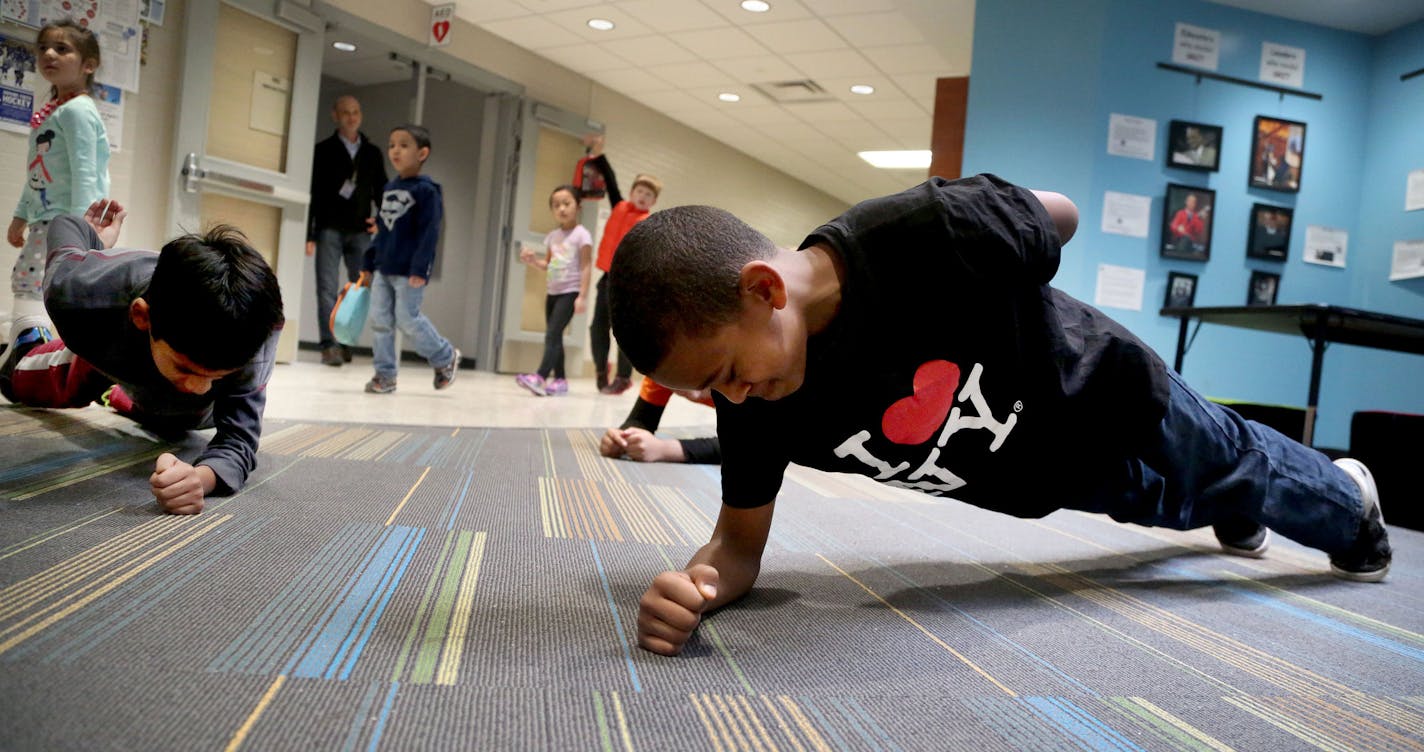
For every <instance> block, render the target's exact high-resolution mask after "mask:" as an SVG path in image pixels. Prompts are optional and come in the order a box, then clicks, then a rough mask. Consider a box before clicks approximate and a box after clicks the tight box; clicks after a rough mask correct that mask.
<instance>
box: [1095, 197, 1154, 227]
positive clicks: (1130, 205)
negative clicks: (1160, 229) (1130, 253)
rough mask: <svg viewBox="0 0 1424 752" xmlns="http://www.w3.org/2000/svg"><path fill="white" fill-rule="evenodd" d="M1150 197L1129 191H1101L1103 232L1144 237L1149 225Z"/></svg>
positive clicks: (1150, 212)
mask: <svg viewBox="0 0 1424 752" xmlns="http://www.w3.org/2000/svg"><path fill="white" fill-rule="evenodd" d="M1151 215H1152V197H1151V196H1137V195H1134V194H1131V193H1118V192H1116V191H1106V192H1104V193H1103V226H1102V230H1103V232H1106V233H1109V234H1112V235H1126V236H1128V237H1130V238H1145V237H1147V231H1148V229H1149V227H1150V225H1151Z"/></svg>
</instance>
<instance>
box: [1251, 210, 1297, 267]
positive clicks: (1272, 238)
mask: <svg viewBox="0 0 1424 752" xmlns="http://www.w3.org/2000/svg"><path fill="white" fill-rule="evenodd" d="M1294 216H1295V209H1292V208H1290V207H1289V206H1271V205H1270V204H1252V205H1251V232H1250V234H1248V235H1247V236H1246V255H1247V256H1250V257H1251V258H1258V259H1266V260H1268V261H1285V260H1286V255H1287V254H1286V251H1287V250H1288V249H1289V248H1290V235H1291V219H1292V218H1293V217H1294Z"/></svg>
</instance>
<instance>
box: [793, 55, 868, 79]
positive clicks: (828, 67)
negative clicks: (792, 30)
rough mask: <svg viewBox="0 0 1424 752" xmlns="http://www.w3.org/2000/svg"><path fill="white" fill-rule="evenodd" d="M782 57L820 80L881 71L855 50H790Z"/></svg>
mask: <svg viewBox="0 0 1424 752" xmlns="http://www.w3.org/2000/svg"><path fill="white" fill-rule="evenodd" d="M782 57H784V58H786V61H787V62H789V63H791V64H792V65H794V66H796V67H797V68H800V69H801V70H803V71H805V72H806V75H808V76H810V77H811V78H814V79H816V80H817V81H818V82H819V81H820V80H821V79H822V78H831V77H842V76H857V75H880V71H879V70H878V69H876V67H875V66H874V65H873V64H871V62H870V61H869V60H867V59H866V58H865V56H863V55H861V54H860V53H859V52H856V51H855V50H849V49H845V50H823V51H820V52H790V53H787V54H784V55H782Z"/></svg>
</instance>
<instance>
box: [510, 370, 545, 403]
mask: <svg viewBox="0 0 1424 752" xmlns="http://www.w3.org/2000/svg"><path fill="white" fill-rule="evenodd" d="M514 383H516V384H518V385H520V386H522V387H524V388H525V389H528V390H529V391H531V392H533V393H534V394H535V395H536V396H539V397H543V396H545V395H547V394H548V392H545V391H544V379H543V378H541V377H540V376H539V374H537V373H521V374H519V375H518V376H515V377H514Z"/></svg>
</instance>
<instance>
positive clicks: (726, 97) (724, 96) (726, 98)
mask: <svg viewBox="0 0 1424 752" xmlns="http://www.w3.org/2000/svg"><path fill="white" fill-rule="evenodd" d="M717 98H718V99H720V100H722V101H723V102H740V101H742V95H741V94H733V93H732V92H730V91H724V92H722V93H721V94H718V95H717Z"/></svg>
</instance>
